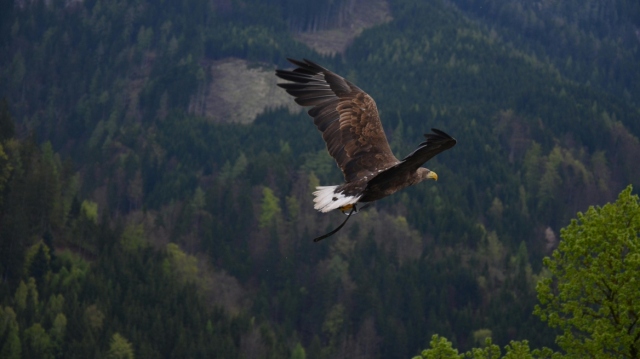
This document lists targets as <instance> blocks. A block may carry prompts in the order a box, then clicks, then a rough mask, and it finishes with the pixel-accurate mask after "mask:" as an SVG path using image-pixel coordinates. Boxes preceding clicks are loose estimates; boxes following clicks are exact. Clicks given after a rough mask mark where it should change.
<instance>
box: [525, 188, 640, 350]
mask: <svg viewBox="0 0 640 359" xmlns="http://www.w3.org/2000/svg"><path fill="white" fill-rule="evenodd" d="M561 236H562V241H561V242H560V245H559V246H558V248H557V249H556V250H555V252H554V253H553V256H552V257H550V258H545V260H544V264H545V266H546V267H547V268H548V269H549V270H550V271H551V274H552V277H549V278H546V279H544V280H542V281H541V282H540V283H539V284H538V287H537V290H538V299H539V300H540V305H538V306H536V309H535V313H536V314H537V315H539V316H540V318H541V319H542V320H544V321H547V322H548V323H549V325H550V326H552V327H558V328H560V329H561V330H562V334H561V335H560V336H559V337H558V339H557V342H558V344H559V345H560V346H561V347H562V348H563V349H564V350H565V351H566V352H567V353H568V354H569V355H570V356H571V357H576V358H587V357H588V358H611V357H616V358H640V322H639V320H640V283H639V282H638V278H639V277H640V202H639V201H638V196H634V195H631V186H629V187H627V188H626V189H625V190H624V191H622V193H620V195H619V196H618V200H617V201H616V202H614V203H611V204H606V205H604V206H603V207H590V208H589V210H588V211H587V212H586V213H578V219H574V220H572V221H571V224H569V226H567V227H566V228H564V229H563V230H562V231H561Z"/></svg>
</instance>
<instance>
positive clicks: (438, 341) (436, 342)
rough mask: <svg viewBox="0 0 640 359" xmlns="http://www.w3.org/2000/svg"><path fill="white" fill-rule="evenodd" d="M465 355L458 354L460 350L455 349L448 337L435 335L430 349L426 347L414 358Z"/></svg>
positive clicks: (444, 358)
mask: <svg viewBox="0 0 640 359" xmlns="http://www.w3.org/2000/svg"><path fill="white" fill-rule="evenodd" d="M462 358H464V355H460V354H458V350H457V349H454V348H453V346H452V345H451V342H450V341H448V340H447V339H446V338H442V337H439V336H438V335H434V336H432V337H431V342H430V343H429V349H425V350H423V351H422V353H420V356H417V357H413V359H462Z"/></svg>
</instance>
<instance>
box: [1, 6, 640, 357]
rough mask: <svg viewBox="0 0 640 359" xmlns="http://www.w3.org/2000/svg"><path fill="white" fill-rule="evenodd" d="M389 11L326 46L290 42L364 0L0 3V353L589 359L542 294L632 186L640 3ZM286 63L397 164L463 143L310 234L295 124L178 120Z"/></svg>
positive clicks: (263, 115)
mask: <svg viewBox="0 0 640 359" xmlns="http://www.w3.org/2000/svg"><path fill="white" fill-rule="evenodd" d="M387 3H388V8H389V12H390V13H389V18H390V19H391V20H390V21H388V22H385V23H381V24H376V25H375V26H371V27H369V28H367V29H365V30H364V31H362V32H361V33H360V34H359V35H358V36H357V37H356V38H355V39H353V41H352V42H351V43H350V44H349V46H348V47H347V48H346V50H345V51H343V52H336V53H333V54H328V53H322V54H321V53H318V52H316V51H315V50H313V48H312V47H311V46H309V45H308V44H305V43H303V42H301V41H299V40H298V37H297V36H298V35H299V34H301V33H313V32H317V31H324V30H327V31H329V32H327V33H328V34H331V33H332V32H331V31H334V32H337V31H338V29H339V28H340V27H344V26H346V25H345V24H348V23H349V22H350V20H351V19H353V17H354V16H356V15H355V14H357V13H358V12H359V11H363V10H362V9H363V7H364V6H366V2H365V1H364V0H332V1H331V0H322V1H290V0H268V1H259V0H244V1H239V0H232V1H223V0H214V1H204V0H172V1H157V2H153V1H147V0H117V1H101V0H84V1H67V0H64V1H63V0H50V1H43V0H33V1H16V0H0V278H1V280H0V357H2V358H21V357H25V358H87V357H95V358H133V357H138V358H176V357H184V358H200V357H202V358H204V357H206V358H211V357H214V358H292V359H294V358H295V359H301V358H309V359H325V358H410V357H414V356H416V355H418V356H420V355H421V356H422V357H424V358H431V357H435V356H431V355H435V354H438V355H444V354H443V353H449V354H451V353H454V352H455V355H458V354H457V350H460V352H461V353H463V354H460V355H464V353H473V352H474V350H475V352H476V353H477V355H476V354H473V355H476V356H475V357H476V358H484V357H486V358H490V357H491V358H493V357H492V356H490V355H491V353H492V350H494V349H495V348H498V350H499V348H505V346H509V345H510V347H509V348H508V349H507V352H510V353H516V352H517V350H523V352H527V350H528V348H532V349H534V348H539V349H540V350H541V352H539V353H538V352H537V353H538V354H539V355H540V357H545V356H544V355H548V356H547V357H549V356H551V355H552V353H555V354H554V355H556V356H557V355H565V356H567V357H581V356H580V355H584V353H582V352H579V351H577V349H575V348H574V347H573V346H571V345H568V344H567V340H568V339H566V331H565V330H566V327H565V326H563V325H564V324H563V323H559V322H554V321H553V319H549V318H554V317H553V315H551V316H550V315H549V312H548V311H547V310H551V309H549V308H552V309H553V308H556V307H554V305H559V304H557V303H556V302H554V300H555V299H554V297H553V295H551V294H550V292H549V290H547V291H545V289H544V288H545V287H544V284H543V283H548V281H549V280H550V279H549V278H551V276H552V275H558V276H559V275H560V274H561V272H560V271H555V270H554V268H556V267H554V266H553V265H554V263H556V262H554V261H553V258H556V254H555V253H565V254H566V255H567V256H568V254H567V253H572V251H575V250H576V249H575V248H577V247H571V246H570V245H569V244H567V245H566V246H565V244H564V243H570V241H571V240H575V239H574V238H575V235H573V234H572V233H574V232H572V229H571V228H573V227H571V226H572V225H573V224H572V223H573V221H572V220H574V219H575V218H576V217H578V218H582V217H580V215H578V214H577V213H578V212H583V213H586V214H585V216H587V215H588V214H589V213H590V212H589V211H591V209H589V208H590V206H596V207H595V208H601V207H598V206H604V205H605V204H606V203H613V202H614V201H616V199H617V201H618V202H616V203H622V202H623V199H624V198H631V195H630V194H629V193H628V191H630V189H629V188H634V191H637V189H638V188H640V166H638V165H637V162H638V161H637V160H638V155H637V154H638V153H640V141H639V140H638V138H640V102H639V101H638V98H639V97H638V96H637V95H638V93H640V87H639V86H640V66H638V63H640V4H639V3H638V2H637V1H634V0H615V1H604V0H582V1H575V0H571V1H525V0H516V1H513V0H512V1H506V0H451V1H444V0H391V1H388V2H387ZM287 57H291V58H309V59H311V60H313V61H315V62H318V63H319V64H321V65H323V66H325V67H327V68H329V69H331V70H333V71H335V72H337V73H339V74H341V75H343V76H345V77H346V78H347V79H349V80H350V81H352V82H353V83H355V84H357V85H358V87H360V88H362V89H363V90H365V91H367V92H368V93H369V94H370V95H371V96H372V97H373V98H374V99H375V100H376V103H377V107H378V109H379V112H380V116H381V119H382V123H383V125H384V128H385V132H386V134H387V137H388V139H389V142H390V145H391V148H392V149H393V151H394V153H395V154H396V156H397V157H398V158H402V157H404V156H405V155H406V154H408V153H410V152H411V151H412V150H413V149H414V148H415V147H416V146H417V145H418V144H419V143H420V142H422V139H423V137H422V134H423V133H427V132H428V131H429V129H430V128H438V129H442V130H444V131H445V132H447V133H449V134H451V135H452V136H453V137H455V138H456V139H457V141H458V144H457V145H456V147H454V148H453V149H451V150H449V151H447V152H445V153H442V154H441V155H439V156H438V157H436V158H435V159H433V160H432V161H430V162H429V163H428V165H427V166H428V167H429V168H430V169H432V170H434V171H436V172H437V173H438V175H439V180H438V182H427V183H422V184H420V185H417V186H414V187H411V188H409V189H407V190H404V191H402V192H399V193H396V194H395V195H393V196H390V197H388V198H385V199H383V200H381V201H378V202H376V204H375V205H374V206H371V207H370V208H368V209H366V210H363V211H362V212H360V213H358V214H357V215H355V216H354V217H353V218H352V219H351V220H350V222H349V223H348V225H347V226H346V227H345V228H344V229H343V230H342V231H341V232H339V233H338V234H337V235H335V236H333V237H331V238H329V239H326V240H324V241H322V242H320V243H313V242H311V239H312V238H314V237H316V236H318V235H320V234H323V233H326V232H327V231H329V230H331V229H333V228H335V226H337V224H338V222H340V221H342V219H343V218H344V216H343V215H342V214H339V213H329V214H322V213H318V212H317V211H315V210H314V209H313V202H312V198H313V197H312V194H311V193H312V192H313V191H314V189H315V187H316V186H318V185H334V184H339V183H341V182H342V180H343V179H342V175H341V173H340V171H339V169H338V168H337V167H336V166H335V164H334V162H333V160H332V159H331V157H329V155H328V154H327V152H326V147H325V145H324V143H323V141H322V138H321V136H320V135H319V133H318V132H317V130H316V129H315V128H314V126H313V123H312V121H311V119H310V118H309V117H308V116H307V115H306V113H305V112H304V111H303V112H295V111H291V110H290V109H289V108H286V107H282V106H275V107H269V108H265V109H264V111H261V112H259V114H258V115H257V116H256V117H255V118H248V119H246V121H242V123H238V122H233V121H225V120H224V118H220V117H210V116H207V115H203V114H200V113H194V112H193V111H191V110H190V107H192V105H193V103H194V101H195V100H194V99H196V98H199V97H198V96H200V94H202V93H206V92H207V91H212V90H207V89H216V91H221V92H223V93H222V94H213V95H217V96H222V97H224V96H226V95H227V92H228V93H232V92H233V91H234V90H235V89H234V88H233V87H232V85H230V87H229V88H228V89H227V90H226V91H225V89H224V88H223V87H220V86H218V87H215V86H214V85H216V82H219V81H220V78H219V77H216V76H214V75H213V73H214V71H213V70H214V69H215V68H216V67H215V66H217V65H218V64H220V63H221V62H222V61H226V60H228V59H238V60H242V61H244V63H247V64H249V65H248V66H249V67H248V68H249V69H250V70H251V71H263V70H264V71H267V72H270V73H274V70H275V69H276V68H288V67H289V66H290V64H288V62H287V61H286V58H287ZM247 71H249V70H247ZM229 76H231V79H232V80H233V76H237V77H243V76H244V74H243V73H242V72H235V73H232V74H229ZM240 80H241V79H238V82H240ZM230 83H233V81H230ZM275 83H276V79H275V74H274V76H273V86H274V87H275ZM246 91H250V89H247V90H246ZM255 95H256V94H255V93H254V92H247V93H243V94H241V96H242V97H244V98H243V101H241V102H240V103H241V104H244V106H251V104H252V103H253V102H252V100H253V99H252V98H251V97H252V96H255ZM201 98H204V99H206V96H205V97H201ZM224 98H226V97H224ZM290 100H291V102H293V100H292V99H290ZM214 110H216V109H215V108H214ZM220 111H221V112H223V113H226V112H224V111H222V110H220ZM214 112H215V111H214ZM629 185H631V187H629ZM625 193H626V195H624V196H623V194H625ZM625 196H626V197H625ZM636 202H637V198H636ZM625 203H626V202H625ZM602 208H609V207H606V206H605V207H602ZM605 212H606V211H605ZM589 218H590V217H589ZM581 220H582V219H581ZM581 223H582V222H581ZM563 228H564V229H563ZM576 231H577V230H576ZM636 233H637V232H636ZM603 238H605V239H601V240H600V242H597V241H596V242H593V243H592V247H593V248H600V247H599V246H600V245H601V244H602V242H603V241H606V236H605V237H603ZM636 241H637V239H636ZM637 247H638V246H637V242H636V248H637ZM567 248H570V249H571V250H567ZM556 249H557V250H556ZM554 250H556V252H554ZM625 253H626V252H625ZM584 255H585V256H589V253H586V254H584ZM558 256H559V254H558ZM549 258H552V259H549ZM557 258H565V257H557ZM630 258H636V257H630ZM638 258H640V257H638ZM638 268H639V267H637V266H636V267H631V270H632V271H633V270H635V271H636V272H637V271H638ZM551 292H552V291H551ZM635 293H638V291H636V292H635ZM636 296H637V294H636ZM633 299H634V297H633V294H631V297H630V300H633ZM636 299H637V298H636ZM637 302H639V303H640V300H638V301H637ZM545 303H546V304H545ZM554 310H557V308H556V309H554ZM534 312H535V313H534ZM635 313H640V310H639V311H637V312H635ZM541 319H542V320H541ZM576 325H578V324H576ZM636 328H637V326H636ZM635 330H638V329H635ZM629 331H630V332H631V329H629ZM563 333H565V334H563ZM563 335H565V336H563ZM563 338H564V339H563ZM525 341H526V342H525ZM637 341H638V340H636V342H637ZM525 345H526V346H527V347H526V349H527V350H525ZM621 345H622V344H621ZM624 345H627V346H629V347H633V346H632V344H629V343H627V344H624ZM454 348H457V349H454ZM479 348H484V349H479ZM542 348H546V349H542ZM574 349H575V350H576V351H572V350H574ZM429 350H431V351H429ZM480 350H484V351H483V352H482V353H480ZM527 353H528V352H527ZM449 354H446V355H449ZM627 354H628V353H627ZM627 354H619V355H620V356H621V357H634V356H633V353H632V354H629V355H627ZM451 355H454V354H451ZM469 355H472V354H469ZM482 355H485V356H482ZM616 355H618V354H616ZM625 355H627V356H625ZM635 355H636V357H637V355H638V354H637V353H636V354H635ZM440 357H447V356H440ZM449 357H451V358H454V357H456V358H457V357H459V356H449ZM471 357H474V356H471ZM498 357H499V356H498Z"/></svg>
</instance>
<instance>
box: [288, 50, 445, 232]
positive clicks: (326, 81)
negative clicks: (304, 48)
mask: <svg viewBox="0 0 640 359" xmlns="http://www.w3.org/2000/svg"><path fill="white" fill-rule="evenodd" d="M287 60H288V61H289V62H291V63H292V64H294V65H295V66H296V68H295V69H293V70H281V69H277V70H276V76H278V77H279V78H281V79H283V80H287V81H289V82H286V83H278V86H279V87H281V88H283V89H285V90H286V91H287V93H289V94H290V95H292V96H293V97H294V99H295V102H296V103H298V104H299V105H300V106H305V107H306V106H311V109H310V110H309V111H308V112H307V113H308V114H309V116H311V117H312V118H313V123H314V124H315V125H316V127H317V128H318V130H319V131H320V132H321V133H322V138H323V139H324V141H325V143H326V145H327V150H328V151H329V154H330V155H331V157H333V159H334V160H335V161H336V164H337V165H338V167H339V168H340V170H342V173H343V175H344V183H343V184H341V185H335V186H319V187H317V188H316V189H317V190H316V191H315V192H314V193H313V194H314V196H315V198H314V200H313V201H314V203H315V205H314V208H315V209H316V210H318V211H320V212H329V211H332V210H335V209H339V210H341V211H342V212H343V213H345V214H347V218H346V219H345V220H344V222H342V224H341V225H340V226H339V227H338V228H336V229H335V230H333V231H331V232H329V233H327V234H325V235H323V236H320V237H318V238H315V239H314V242H317V241H320V240H322V239H324V238H327V237H329V236H331V235H333V234H334V233H336V232H337V231H338V230H340V229H341V228H342V227H343V226H344V225H345V223H346V222H347V220H348V219H349V218H350V217H351V215H352V214H353V213H354V212H357V211H358V208H357V207H356V205H357V204H359V203H366V204H365V205H364V206H367V205H368V203H370V202H373V201H376V200H379V199H381V198H384V197H386V196H389V195H391V194H393V193H395V192H397V191H399V190H401V189H403V188H405V187H409V186H413V185H415V184H417V183H420V182H422V181H424V180H429V179H433V180H436V181H437V180H438V175H437V174H436V173H435V172H434V171H431V170H430V169H428V168H425V167H422V165H423V164H424V163H425V162H427V161H429V160H430V159H431V158H433V157H434V156H436V155H437V154H439V153H440V152H443V151H445V150H448V149H450V148H451V147H453V146H455V144H456V140H455V139H454V138H453V137H451V136H449V135H448V134H446V133H445V132H443V131H441V130H438V129H435V128H432V129H431V133H428V134H425V135H424V136H425V138H426V140H425V141H424V142H422V143H420V144H419V145H418V148H416V149H415V150H414V151H413V152H411V153H410V154H409V155H407V156H406V157H405V158H403V159H402V160H398V159H397V158H396V157H395V156H394V155H393V153H392V152H391V148H390V147H389V142H388V141H387V137H386V136H385V133H384V129H383V128H382V123H381V122H380V116H379V114H378V108H377V106H376V102H375V101H374V100H373V98H372V97H371V96H369V95H368V94H367V93H366V92H364V91H363V90H361V89H360V88H359V87H357V86H356V85H354V84H353V83H351V82H349V81H348V80H346V79H344V78H343V77H342V76H340V75H337V74H336V73H334V72H331V71H329V70H327V69H326V68H324V67H322V66H320V65H318V64H316V63H314V62H312V61H310V60H307V59H303V60H302V61H300V60H294V59H290V58H287ZM364 206H363V207H361V208H360V209H362V208H364ZM347 212H348V213H347Z"/></svg>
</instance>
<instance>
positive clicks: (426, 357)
mask: <svg viewBox="0 0 640 359" xmlns="http://www.w3.org/2000/svg"><path fill="white" fill-rule="evenodd" d="M504 349H505V353H504V355H502V351H501V350H500V347H499V346H497V345H495V344H493V342H492V341H491V338H486V340H485V343H484V346H483V347H481V348H473V349H471V350H469V351H468V352H466V353H464V354H458V350H457V349H455V348H454V347H453V346H452V344H451V342H450V341H448V340H447V339H446V338H443V337H440V336H438V335H434V336H433V337H431V342H430V346H429V349H425V350H423V351H422V353H421V354H420V355H419V356H415V357H413V359H462V358H472V359H560V358H562V355H561V354H559V353H554V352H553V351H552V350H551V349H549V348H544V349H542V350H539V349H536V350H533V351H532V350H531V349H530V348H529V343H528V342H527V341H526V340H523V341H513V340H512V341H511V342H510V343H509V344H507V345H506V346H505V347H504Z"/></svg>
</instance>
